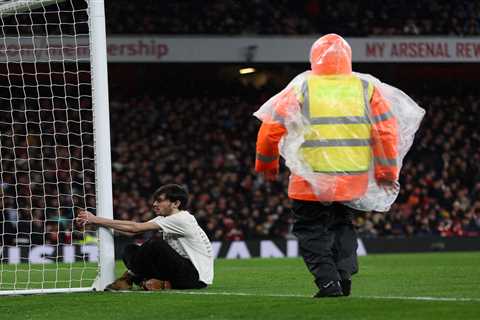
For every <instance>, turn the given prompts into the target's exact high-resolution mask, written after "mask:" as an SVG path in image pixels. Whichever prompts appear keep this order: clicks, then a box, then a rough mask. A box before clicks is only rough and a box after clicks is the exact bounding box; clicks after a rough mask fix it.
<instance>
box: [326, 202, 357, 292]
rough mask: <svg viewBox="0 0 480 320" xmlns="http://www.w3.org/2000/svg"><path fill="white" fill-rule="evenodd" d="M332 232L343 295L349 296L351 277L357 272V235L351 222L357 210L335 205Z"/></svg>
mask: <svg viewBox="0 0 480 320" xmlns="http://www.w3.org/2000/svg"><path fill="white" fill-rule="evenodd" d="M334 212H335V216H334V222H333V225H332V230H333V232H334V233H335V242H334V249H333V252H334V260H335V263H336V265H337V270H338V273H339V274H340V278H341V285H342V290H343V294H344V295H346V296H348V295H350V290H351V278H352V275H354V274H355V273H357V272H358V259H357V247H358V244H357V234H356V232H355V228H354V226H353V223H352V220H353V217H354V215H355V214H356V213H357V210H354V209H351V208H348V207H345V206H343V205H340V204H335V209H334Z"/></svg>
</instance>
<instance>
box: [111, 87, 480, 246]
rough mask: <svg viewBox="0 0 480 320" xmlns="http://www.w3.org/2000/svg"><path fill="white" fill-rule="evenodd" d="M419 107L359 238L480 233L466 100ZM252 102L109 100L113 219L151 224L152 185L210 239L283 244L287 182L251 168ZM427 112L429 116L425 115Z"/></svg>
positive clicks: (479, 140) (472, 106)
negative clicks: (394, 172)
mask: <svg viewBox="0 0 480 320" xmlns="http://www.w3.org/2000/svg"><path fill="white" fill-rule="evenodd" d="M418 101H419V103H420V105H422V106H424V107H426V108H427V116H426V118H425V120H424V122H423V124H422V127H421V129H420V133H419V134H418V137H417V138H416V142H415V145H414V147H413V150H411V152H410V154H408V155H407V157H406V159H405V162H404V167H403V170H402V173H401V181H400V182H401V184H402V189H401V193H400V195H399V198H398V200H397V202H396V204H395V205H394V206H393V207H392V209H391V211H390V212H389V213H388V214H384V213H373V212H372V213H366V214H365V215H362V216H359V217H357V219H356V225H357V228H358V231H359V233H360V235H361V236H363V237H396V236H400V237H404V236H423V235H441V236H446V237H448V236H476V235H480V200H478V197H477V196H476V195H478V193H479V192H480V182H479V181H480V179H479V178H480V171H479V167H478V163H479V161H480V152H479V150H480V130H479V129H478V126H476V123H475V114H477V112H478V111H480V110H479V108H480V103H479V101H480V99H479V98H478V97H474V96H467V97H459V96H456V97H455V96H454V97H451V98H449V99H444V98H441V97H438V96H422V97H420V98H419V99H418ZM259 103H260V101H258V100H257V101H253V100H252V101H247V100H245V97H242V98H240V97H229V98H226V97H220V98H218V97H207V96H202V97H199V96H194V97H188V98H187V97H182V98H167V97H165V96H161V97H157V98H153V97H149V96H145V97H141V98H131V99H129V100H126V101H124V100H116V101H114V102H112V106H111V108H112V110H113V113H112V124H113V128H112V129H113V138H114V143H113V150H112V152H113V167H114V169H113V170H114V171H113V172H114V174H113V180H114V194H115V200H114V206H115V214H116V215H117V217H118V218H120V219H132V218H133V219H134V220H138V221H142V220H146V219H149V218H150V214H151V213H150V207H149V205H150V204H149V200H148V199H147V198H146V196H148V194H150V193H151V192H152V191H153V190H154V188H155V187H157V186H159V185H161V184H164V183H167V182H176V183H180V184H185V185H186V186H187V187H188V188H189V189H190V192H191V194H192V198H191V204H190V209H191V211H192V212H194V213H195V214H196V216H197V218H198V219H199V221H200V223H201V224H202V226H203V227H205V229H206V231H207V233H208V235H209V236H210V237H211V238H212V239H215V240H238V239H251V238H264V237H282V238H283V237H289V236H290V229H289V226H290V223H291V215H290V210H289V201H288V198H287V195H286V193H285V190H286V184H287V179H288V175H287V172H286V170H282V174H281V177H280V178H279V179H278V181H276V182H265V181H263V180H262V177H260V176H258V175H255V174H254V172H253V171H252V170H253V169H252V168H253V163H254V152H255V151H254V150H255V146H254V143H255V137H256V133H257V130H258V126H259V123H258V121H257V120H256V119H255V118H253V117H252V115H251V114H252V112H253V111H255V110H256V109H257V108H258V106H259ZM428 110H431V111H433V110H434V112H428Z"/></svg>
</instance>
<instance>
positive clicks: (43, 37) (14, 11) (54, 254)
mask: <svg viewBox="0 0 480 320" xmlns="http://www.w3.org/2000/svg"><path fill="white" fill-rule="evenodd" d="M0 30H1V31H0V32H1V37H2V39H1V40H0V208H1V214H0V245H1V250H0V262H1V263H0V294H12V293H14V294H19V293H36V292H42V293H43V292H61V291H86V290H92V289H94V288H96V289H103V288H104V286H105V285H106V284H107V283H109V282H110V281H111V280H112V279H113V265H114V259H113V239H112V237H111V234H110V232H109V231H108V230H103V229H102V230H100V231H99V232H98V233H99V234H97V232H96V231H94V230H88V229H86V230H84V229H79V228H78V227H77V226H76V225H75V221H74V217H75V214H76V213H77V211H78V210H79V209H87V210H89V211H91V212H96V214H97V215H101V216H104V217H111V216H112V212H111V211H112V209H111V175H110V172H111V171H110V146H109V137H110V136H109V119H108V90H107V84H106V79H107V76H106V53H105V52H106V49H105V21H104V9H103V0H57V1H55V0H53V1H52V0H11V1H0ZM97 146H98V147H97ZM96 172H99V173H101V174H97V175H96ZM99 249H100V250H99ZM99 251H100V253H99Z"/></svg>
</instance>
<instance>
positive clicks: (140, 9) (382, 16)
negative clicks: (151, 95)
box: [106, 0, 480, 36]
mask: <svg viewBox="0 0 480 320" xmlns="http://www.w3.org/2000/svg"><path fill="white" fill-rule="evenodd" d="M106 5H107V7H106V13H107V17H111V18H110V19H108V20H107V31H108V32H109V33H123V34H135V33H137V34H138V33H141V34H173V35H178V34H211V35H221V34H228V35H298V34H325V33H330V32H335V33H339V34H342V35H344V36H382V35H383V36H386V35H454V36H470V35H479V34H480V1H478V0H469V1H467V0H462V1H448V0H418V1H415V2H406V1H404V2H402V1H396V0H383V1H379V0H371V1H345V0H340V1H331V0H302V1H294V0H275V1H273V0H248V1H236V0H214V1H207V2H198V1H162V5H158V3H157V1H154V0H149V1H142V5H139V4H138V3H136V2H133V1H129V0H117V1H113V2H112V1H110V2H108V1H107V2H106ZM118 21H122V23H118Z"/></svg>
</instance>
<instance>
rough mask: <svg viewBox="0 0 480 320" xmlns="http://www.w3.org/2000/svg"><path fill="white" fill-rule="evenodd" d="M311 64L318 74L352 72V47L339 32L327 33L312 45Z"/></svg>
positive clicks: (314, 71)
mask: <svg viewBox="0 0 480 320" xmlns="http://www.w3.org/2000/svg"><path fill="white" fill-rule="evenodd" d="M310 65H311V67H312V72H313V73H314V74H317V75H332V74H350V73H352V49H351V48H350V45H349V44H348V43H347V41H345V39H343V38H342V37H340V36H339V35H338V34H334V33H330V34H327V35H325V36H323V37H321V38H320V39H318V40H317V41H315V43H314V44H313V45H312V48H311V49H310Z"/></svg>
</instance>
